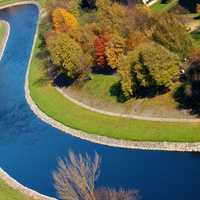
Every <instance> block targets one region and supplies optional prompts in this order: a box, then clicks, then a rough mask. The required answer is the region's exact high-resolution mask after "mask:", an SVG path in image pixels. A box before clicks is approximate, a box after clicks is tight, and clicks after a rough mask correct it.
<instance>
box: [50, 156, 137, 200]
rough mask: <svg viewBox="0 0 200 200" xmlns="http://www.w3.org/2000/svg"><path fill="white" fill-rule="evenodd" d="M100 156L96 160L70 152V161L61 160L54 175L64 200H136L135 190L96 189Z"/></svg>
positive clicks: (57, 188) (57, 187)
mask: <svg viewBox="0 0 200 200" xmlns="http://www.w3.org/2000/svg"><path fill="white" fill-rule="evenodd" d="M100 163H101V159H100V156H99V155H98V154H97V153H95V157H94V159H91V157H90V156H89V155H88V154H85V155H81V154H79V155H75V154H74V153H73V152H69V159H64V160H62V159H60V160H59V162H58V169H57V170H56V171H55V172H54V173H53V178H54V181H55V188H56V190H57V191H58V193H59V195H60V198H61V199H62V200H136V199H137V193H136V192H135V191H133V190H124V189H122V188H121V189H120V190H116V189H111V188H105V187H103V188H95V181H96V180H97V178H98V177H99V174H100Z"/></svg>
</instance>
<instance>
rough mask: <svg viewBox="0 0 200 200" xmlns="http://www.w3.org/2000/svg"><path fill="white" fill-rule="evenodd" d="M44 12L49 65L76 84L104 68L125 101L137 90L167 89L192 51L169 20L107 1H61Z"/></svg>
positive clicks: (176, 22)
mask: <svg viewBox="0 0 200 200" xmlns="http://www.w3.org/2000/svg"><path fill="white" fill-rule="evenodd" d="M72 2H73V3H72ZM72 5H73V6H72ZM49 7H50V8H51V9H49V12H50V19H51V26H50V29H49V30H48V33H46V34H45V40H46V45H47V49H48V51H49V54H50V58H51V61H52V63H53V64H54V65H56V66H57V68H58V69H60V70H64V71H65V72H66V74H67V75H68V76H69V77H70V78H73V79H74V80H76V81H84V80H87V79H88V78H89V75H90V72H91V71H92V69H93V67H97V68H98V69H99V70H102V69H108V68H110V70H113V71H114V72H115V71H116V72H117V73H119V75H120V77H121V88H122V92H123V94H124V95H125V96H126V97H131V96H136V95H137V91H138V90H139V89H140V87H151V86H155V85H159V86H160V85H162V86H164V87H166V88H169V89H170V87H171V85H172V83H173V81H174V80H175V79H176V77H177V76H178V73H179V65H180V62H181V61H182V60H183V59H184V58H185V57H186V56H187V55H188V54H189V52H190V51H191V49H192V48H193V41H192V38H191V36H190V35H189V33H188V32H187V30H186V28H185V26H184V24H183V21H182V20H181V18H180V16H176V15H174V14H170V13H162V15H161V14H155V13H152V12H151V10H150V9H149V8H147V7H145V6H141V5H140V6H134V7H128V6H124V5H121V4H119V3H116V2H115V1H111V0H75V1H72V0H69V1H68V3H66V2H65V1H64V0H63V1H61V2H57V3H56V4H55V3H52V4H51V5H50V6H49Z"/></svg>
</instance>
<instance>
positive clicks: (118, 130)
mask: <svg viewBox="0 0 200 200" xmlns="http://www.w3.org/2000/svg"><path fill="white" fill-rule="evenodd" d="M38 46H40V41H39V40H38V41H37V44H36V48H35V52H34V56H33V60H32V63H31V68H30V74H29V84H30V92H31V96H32V98H33V100H34V101H35V103H36V104H37V105H38V106H39V108H40V109H41V110H42V111H43V112H45V113H46V114H47V115H48V116H50V117H52V118H54V119H56V120H57V121H59V122H61V123H63V124H65V125H67V126H69V127H72V128H75V129H78V130H83V131H86V132H88V133H91V134H98V135H104V136H108V137H112V138H118V139H127V140H138V141H139V140H140V141H189V142H192V141H200V131H199V130H200V124H199V123H192V124H191V123H163V122H150V121H142V120H131V119H124V118H118V117H111V116H106V115H103V114H99V113H95V112H91V111H89V110H87V109H84V108H82V107H80V106H77V105H76V104H74V103H72V102H71V101H69V100H67V99H65V98H64V97H63V96H62V95H61V94H60V93H59V92H57V91H56V89H55V88H54V87H52V86H51V85H49V84H43V82H44V79H45V78H44V73H43V70H42V69H43V63H42V61H41V60H39V58H38V57H37V56H36V55H37V53H38V52H39V48H38Z"/></svg>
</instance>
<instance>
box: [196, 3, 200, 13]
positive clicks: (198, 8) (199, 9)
mask: <svg viewBox="0 0 200 200" xmlns="http://www.w3.org/2000/svg"><path fill="white" fill-rule="evenodd" d="M196 12H197V13H199V14H200V4H199V3H197V5H196Z"/></svg>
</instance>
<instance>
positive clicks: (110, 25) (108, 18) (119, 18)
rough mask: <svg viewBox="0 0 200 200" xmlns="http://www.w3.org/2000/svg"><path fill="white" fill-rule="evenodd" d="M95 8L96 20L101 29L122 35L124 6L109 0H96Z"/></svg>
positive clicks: (125, 13)
mask: <svg viewBox="0 0 200 200" xmlns="http://www.w3.org/2000/svg"><path fill="white" fill-rule="evenodd" d="M97 8H98V10H97V21H98V24H99V26H100V27H101V29H104V30H105V29H106V30H107V31H109V32H110V33H114V34H115V33H119V34H121V35H123V33H124V21H125V18H126V16H127V8H126V6H123V5H120V4H118V3H112V1H110V0H97Z"/></svg>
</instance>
